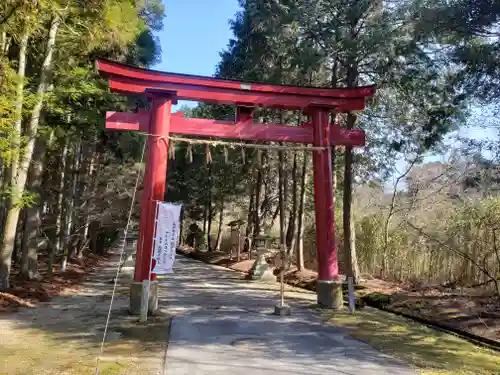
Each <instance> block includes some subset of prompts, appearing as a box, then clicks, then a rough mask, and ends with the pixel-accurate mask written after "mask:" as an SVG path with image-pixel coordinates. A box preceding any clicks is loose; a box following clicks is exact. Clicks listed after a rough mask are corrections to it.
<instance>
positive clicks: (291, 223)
mask: <svg viewBox="0 0 500 375" xmlns="http://www.w3.org/2000/svg"><path fill="white" fill-rule="evenodd" d="M296 230H297V153H294V155H293V167H292V209H291V211H290V217H289V219H288V228H287V233H286V246H287V249H288V251H289V252H290V254H291V253H292V251H294V250H295V241H296V236H295V232H296Z"/></svg>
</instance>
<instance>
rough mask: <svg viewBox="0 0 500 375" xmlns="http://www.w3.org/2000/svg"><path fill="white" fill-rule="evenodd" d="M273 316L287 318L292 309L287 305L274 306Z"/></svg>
mask: <svg viewBox="0 0 500 375" xmlns="http://www.w3.org/2000/svg"><path fill="white" fill-rule="evenodd" d="M274 315H279V316H288V315H292V308H291V307H290V306H289V305H286V304H285V305H282V304H281V303H278V304H276V305H274Z"/></svg>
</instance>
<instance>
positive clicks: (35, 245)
mask: <svg viewBox="0 0 500 375" xmlns="http://www.w3.org/2000/svg"><path fill="white" fill-rule="evenodd" d="M51 135H52V134H51ZM51 135H49V136H48V137H45V136H43V135H42V136H40V137H39V138H38V139H37V142H36V147H35V155H34V161H35V162H34V163H33V164H32V165H31V168H30V176H29V180H30V188H31V189H30V190H31V191H33V192H34V193H36V194H37V195H38V202H37V204H35V205H32V206H31V207H27V208H26V223H25V226H24V234H23V245H22V250H21V276H22V277H23V278H25V279H28V280H31V279H33V278H34V277H36V275H37V262H38V250H39V247H40V245H41V243H42V242H43V241H42V240H41V239H40V235H41V226H42V207H43V201H44V199H43V197H42V189H41V187H42V179H43V171H44V168H45V160H46V156H45V150H46V147H47V142H48V139H47V138H49V139H50V138H51Z"/></svg>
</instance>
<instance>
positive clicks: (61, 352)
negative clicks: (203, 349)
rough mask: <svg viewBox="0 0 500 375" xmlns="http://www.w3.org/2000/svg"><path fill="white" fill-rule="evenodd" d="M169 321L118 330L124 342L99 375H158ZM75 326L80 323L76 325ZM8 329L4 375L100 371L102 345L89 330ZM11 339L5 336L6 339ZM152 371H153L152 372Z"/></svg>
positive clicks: (108, 354)
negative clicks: (97, 363)
mask: <svg viewBox="0 0 500 375" xmlns="http://www.w3.org/2000/svg"><path fill="white" fill-rule="evenodd" d="M166 319H167V318H162V319H157V320H156V321H155V320H153V321H152V322H151V323H150V324H149V325H147V326H137V323H133V324H132V323H128V324H121V325H120V326H116V327H112V328H110V329H111V332H119V333H120V334H121V337H120V338H119V339H116V340H111V341H108V342H107V343H106V345H105V350H104V353H103V356H102V358H101V361H100V364H99V375H132V374H149V373H156V371H157V370H158V368H159V367H161V365H162V364H161V363H160V362H161V360H162V357H163V353H164V352H165V349H166V342H167V333H168V322H167V321H166ZM75 324H78V323H76V322H75ZM11 330H12V332H9V331H10V330H9V329H8V327H7V326H6V325H2V335H4V334H9V333H10V335H9V340H5V341H4V340H2V345H0V375H88V374H93V373H94V372H95V366H96V359H97V355H98V353H99V340H96V338H95V337H93V336H92V335H90V334H89V335H88V337H86V334H85V333H84V331H83V332H82V333H81V334H79V335H75V334H74V333H73V334H72V335H65V334H61V333H59V334H56V333H53V332H49V331H46V330H39V329H23V328H19V327H15V326H12V327H11ZM4 337H5V336H4ZM148 366H149V367H148Z"/></svg>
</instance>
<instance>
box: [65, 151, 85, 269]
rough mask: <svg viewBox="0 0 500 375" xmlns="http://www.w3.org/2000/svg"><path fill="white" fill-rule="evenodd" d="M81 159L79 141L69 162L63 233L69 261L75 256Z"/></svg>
mask: <svg viewBox="0 0 500 375" xmlns="http://www.w3.org/2000/svg"><path fill="white" fill-rule="evenodd" d="M80 159H81V142H78V143H77V145H76V147H75V153H74V157H73V160H72V163H70V164H69V171H68V172H69V174H68V176H69V177H71V178H70V183H69V184H68V188H67V189H66V197H65V201H66V210H65V212H64V215H65V219H64V233H63V248H65V249H67V254H68V261H69V260H70V259H71V257H72V256H73V250H74V247H73V246H72V242H73V241H72V240H71V238H72V232H73V231H72V228H73V226H74V223H75V220H74V219H75V218H74V212H75V200H76V191H77V187H78V172H77V171H78V170H79V168H80Z"/></svg>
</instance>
